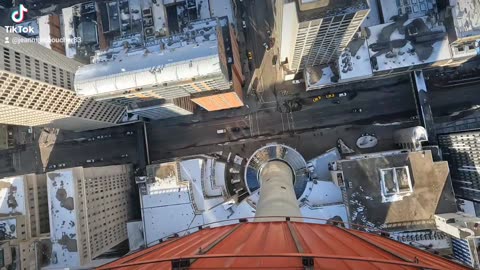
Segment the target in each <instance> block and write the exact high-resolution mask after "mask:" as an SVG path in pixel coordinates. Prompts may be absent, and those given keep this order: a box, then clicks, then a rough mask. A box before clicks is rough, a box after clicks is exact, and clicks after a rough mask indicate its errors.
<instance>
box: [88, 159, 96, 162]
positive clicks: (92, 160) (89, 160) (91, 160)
mask: <svg viewBox="0 0 480 270" xmlns="http://www.w3.org/2000/svg"><path fill="white" fill-rule="evenodd" d="M94 162H95V159H87V163H94Z"/></svg>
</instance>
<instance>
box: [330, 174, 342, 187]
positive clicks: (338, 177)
mask: <svg viewBox="0 0 480 270" xmlns="http://www.w3.org/2000/svg"><path fill="white" fill-rule="evenodd" d="M330 172H331V174H332V179H333V182H334V183H335V185H337V186H339V187H345V179H344V178H343V172H342V171H330Z"/></svg>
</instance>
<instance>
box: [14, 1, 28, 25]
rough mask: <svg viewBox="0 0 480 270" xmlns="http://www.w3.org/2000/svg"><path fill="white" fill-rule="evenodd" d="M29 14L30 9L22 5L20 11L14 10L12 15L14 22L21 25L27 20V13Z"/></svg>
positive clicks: (19, 7)
mask: <svg viewBox="0 0 480 270" xmlns="http://www.w3.org/2000/svg"><path fill="white" fill-rule="evenodd" d="M27 12H28V9H27V8H26V7H25V6H24V5H23V4H20V5H19V6H18V10H14V11H13V12H12V14H11V16H10V17H11V18H12V21H13V22H15V23H21V22H23V20H24V19H25V13H27Z"/></svg>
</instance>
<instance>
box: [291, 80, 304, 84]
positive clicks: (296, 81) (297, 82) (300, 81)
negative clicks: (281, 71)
mask: <svg viewBox="0 0 480 270" xmlns="http://www.w3.org/2000/svg"><path fill="white" fill-rule="evenodd" d="M302 82H303V80H302V79H300V80H293V81H292V84H300V83H302Z"/></svg>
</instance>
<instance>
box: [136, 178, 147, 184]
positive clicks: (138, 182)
mask: <svg viewBox="0 0 480 270" xmlns="http://www.w3.org/2000/svg"><path fill="white" fill-rule="evenodd" d="M146 182H147V177H146V176H137V177H135V184H140V183H146Z"/></svg>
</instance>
